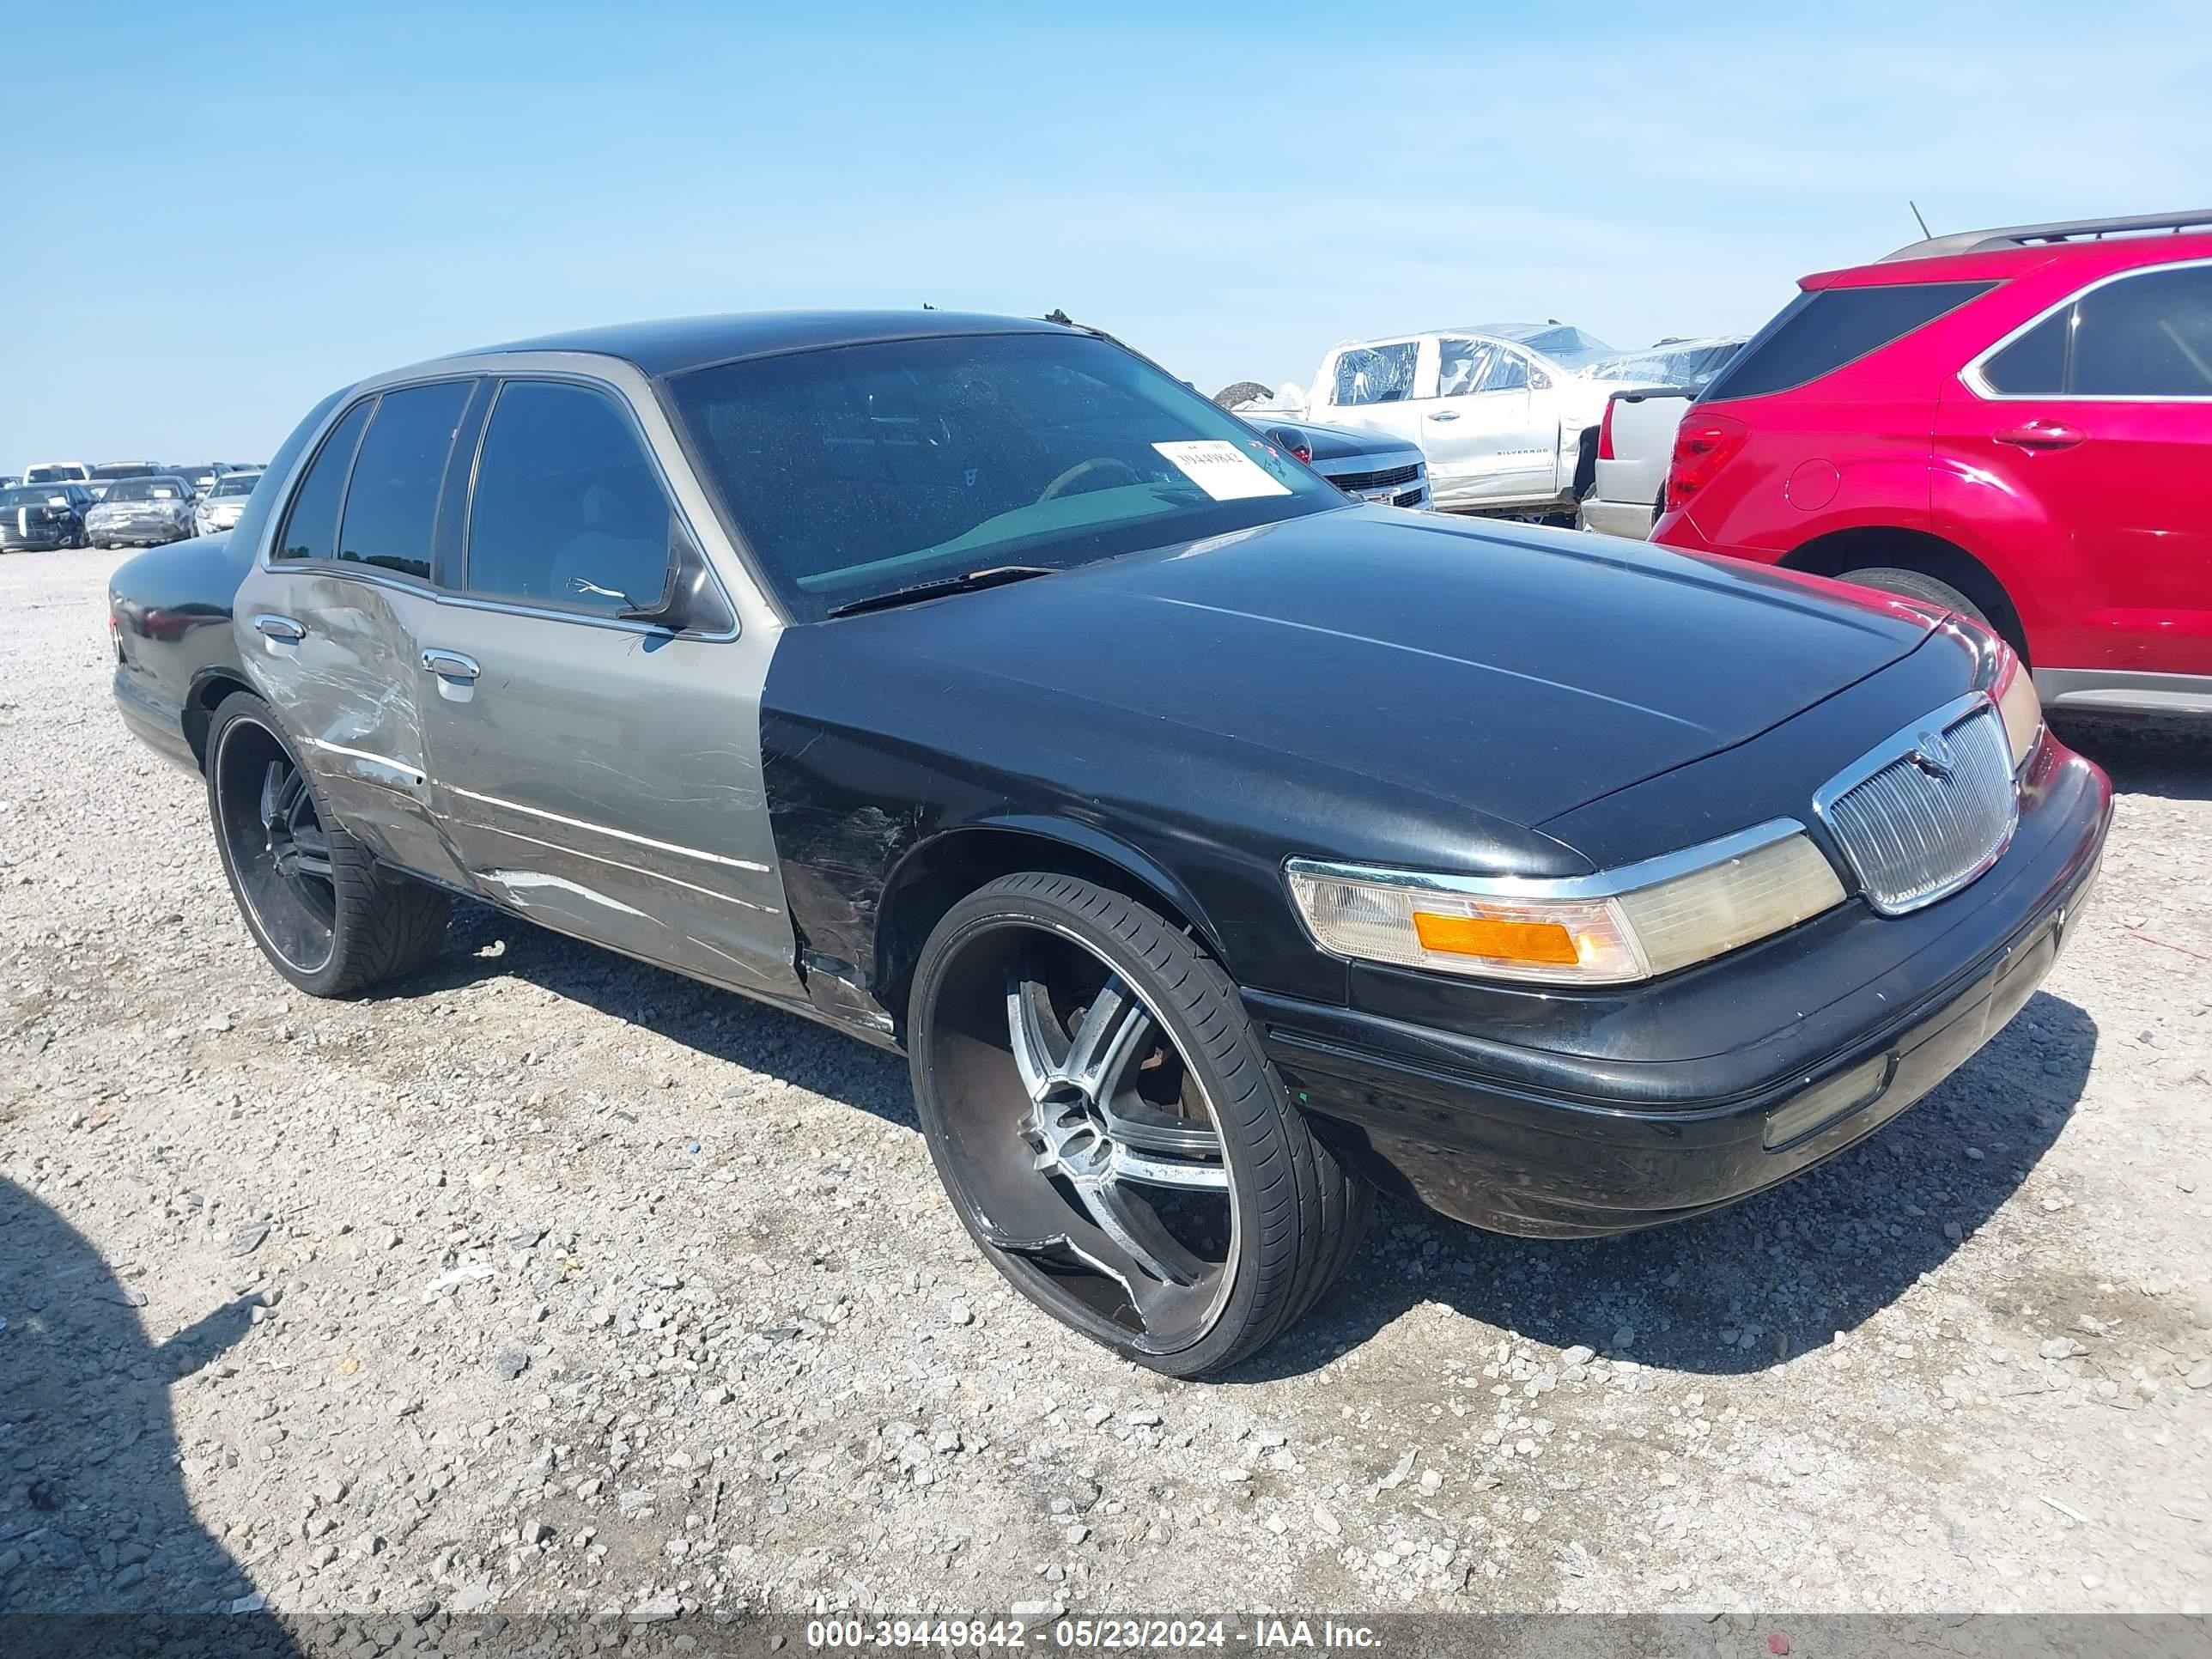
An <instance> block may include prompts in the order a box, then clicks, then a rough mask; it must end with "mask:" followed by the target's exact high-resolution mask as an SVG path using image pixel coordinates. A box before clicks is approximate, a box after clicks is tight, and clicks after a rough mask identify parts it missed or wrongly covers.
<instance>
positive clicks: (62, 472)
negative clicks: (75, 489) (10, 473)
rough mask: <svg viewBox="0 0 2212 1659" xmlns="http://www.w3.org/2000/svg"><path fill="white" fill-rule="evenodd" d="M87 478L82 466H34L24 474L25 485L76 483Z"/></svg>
mask: <svg viewBox="0 0 2212 1659" xmlns="http://www.w3.org/2000/svg"><path fill="white" fill-rule="evenodd" d="M84 476H85V471H84V469H83V468H82V467H81V466H34V467H31V468H29V469H27V471H25V472H24V474H23V482H24V483H77V482H79V481H80V480H82V478H83V477H84Z"/></svg>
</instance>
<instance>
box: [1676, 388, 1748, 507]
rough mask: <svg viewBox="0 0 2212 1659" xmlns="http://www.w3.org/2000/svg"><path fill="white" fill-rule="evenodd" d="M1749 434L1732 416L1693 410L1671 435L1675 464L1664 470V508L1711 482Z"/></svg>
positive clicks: (1682, 499) (1687, 498)
mask: <svg viewBox="0 0 2212 1659" xmlns="http://www.w3.org/2000/svg"><path fill="white" fill-rule="evenodd" d="M1750 436H1751V428H1749V427H1747V426H1746V425H1745V424H1744V423H1743V422H1741V421H1739V420H1737V419H1736V418H1735V416H1733V415H1708V414H1705V413H1704V412H1703V411H1701V410H1695V409H1692V410H1691V411H1690V412H1689V413H1688V414H1687V415H1685V416H1683V417H1682V426H1681V429H1680V431H1678V432H1677V433H1675V435H1674V465H1672V466H1670V467H1669V468H1668V471H1667V508H1668V511H1669V512H1672V511H1674V509H1675V508H1676V507H1680V506H1681V505H1682V504H1683V503H1684V502H1685V501H1688V500H1689V499H1690V497H1691V496H1692V495H1696V494H1697V493H1698V492H1699V490H1700V489H1704V488H1705V486H1706V485H1707V484H1708V483H1711V482H1712V477H1713V474H1715V473H1716V472H1718V471H1720V470H1721V469H1722V468H1723V466H1726V465H1728V464H1729V460H1730V459H1732V458H1733V457H1734V456H1735V453H1736V451H1738V450H1739V449H1741V448H1742V447H1743V446H1744V441H1745V440H1747V439H1748V438H1749V437H1750Z"/></svg>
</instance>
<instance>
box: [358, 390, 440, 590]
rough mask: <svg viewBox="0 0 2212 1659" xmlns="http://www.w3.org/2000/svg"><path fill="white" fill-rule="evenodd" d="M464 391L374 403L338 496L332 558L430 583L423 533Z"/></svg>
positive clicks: (406, 394) (419, 393)
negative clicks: (348, 481)
mask: <svg viewBox="0 0 2212 1659" xmlns="http://www.w3.org/2000/svg"><path fill="white" fill-rule="evenodd" d="M469 391H470V384H469V382H467V381H465V380H447V381H444V382H441V384H439V385H436V386H409V387H406V388H405V389H404V390H403V391H398V392H386V393H385V394H384V396H383V397H381V398H378V399H377V403H376V415H375V418H374V419H373V420H372V421H370V422H369V425H368V436H367V437H365V438H363V439H362V441H361V453H360V455H359V457H358V458H357V459H356V460H355V462H354V465H353V483H352V485H351V486H350V487H349V489H347V490H346V493H345V524H344V526H343V528H342V530H341V531H340V532H339V536H338V557H339V558H340V559H341V560H344V561H346V562H350V563H356V564H373V565H377V566H380V568H384V569H386V570H394V571H398V573H399V574H401V575H404V576H413V577H416V578H417V579H418V580H422V581H428V580H430V531H431V526H433V525H434V524H435V522H436V521H437V517H438V487H439V485H440V484H441V483H442V482H443V481H444V478H445V476H446V457H447V453H448V452H450V451H451V450H452V448H453V428H455V427H456V426H458V425H459V423H460V419H461V411H462V410H464V409H465V408H466V407H467V406H468V401H469Z"/></svg>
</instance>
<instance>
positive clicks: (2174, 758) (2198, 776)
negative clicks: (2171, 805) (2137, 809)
mask: <svg viewBox="0 0 2212 1659" xmlns="http://www.w3.org/2000/svg"><path fill="white" fill-rule="evenodd" d="M2052 727H2053V729H2054V730H2055V731H2056V732H2057V733H2058V736H2059V737H2060V738H2061V739H2063V741H2064V742H2065V743H2067V744H2069V745H2070V746H2072V747H2073V748H2075V749H2077V750H2081V753H2083V754H2085V755H2087V757H2089V758H2090V759H2091V760H2093V761H2094V762H2096V763H2097V764H2098V765H2100V766H2101V767H2103V768H2104V769H2105V770H2106V772H2107V773H2108V774H2109V775H2111V777H2112V787H2113V788H2115V789H2117V790H2118V791H2119V793H2122V794H2124V795H2163V796H2165V797H2166V799H2169V800H2212V733H2208V732H2206V730H2205V727H2204V723H2203V721H2201V720H2165V719H2154V718H2145V719H2141V720H2115V719H2084V718H2083V717H2081V716H2080V715H2077V714H2069V715H2066V716H2064V717H2063V718H2061V719H2059V720H2055V721H2053V722H2052Z"/></svg>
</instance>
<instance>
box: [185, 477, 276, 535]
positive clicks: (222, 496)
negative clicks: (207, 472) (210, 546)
mask: <svg viewBox="0 0 2212 1659" xmlns="http://www.w3.org/2000/svg"><path fill="white" fill-rule="evenodd" d="M260 477H261V475H260V474H259V473H258V472H225V473H224V474H222V477H218V478H217V479H216V481H215V483H213V484H212V485H211V486H210V488H209V489H207V490H206V491H205V492H204V494H202V495H200V496H199V497H198V498H197V500H196V501H193V502H192V533H193V534H194V535H195V536H212V535H215V534H216V532H219V531H224V530H229V529H231V528H233V527H234V526H236V525H237V523H238V519H239V515H240V513H244V512H245V511H246V501H248V500H249V499H251V498H252V495H253V486H254V484H255V483H256V482H257V481H258V479H259V478H260Z"/></svg>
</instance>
